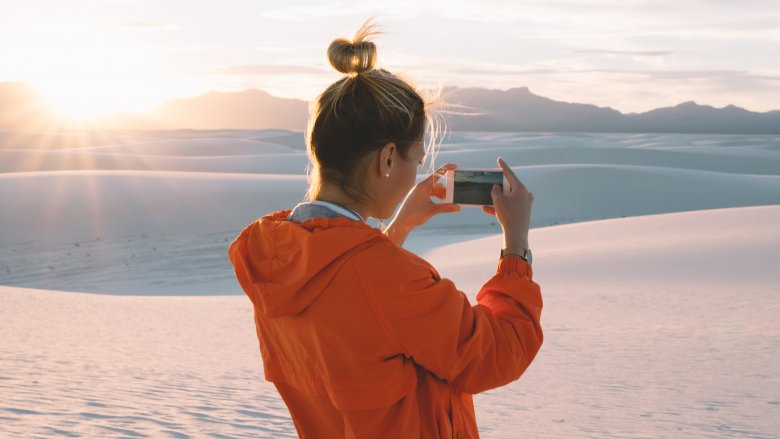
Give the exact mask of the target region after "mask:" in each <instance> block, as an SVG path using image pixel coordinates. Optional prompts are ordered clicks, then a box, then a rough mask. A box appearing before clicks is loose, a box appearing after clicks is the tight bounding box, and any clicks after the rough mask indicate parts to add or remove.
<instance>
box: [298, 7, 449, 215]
mask: <svg viewBox="0 0 780 439" xmlns="http://www.w3.org/2000/svg"><path fill="white" fill-rule="evenodd" d="M378 34H380V32H379V31H378V30H377V26H376V25H375V24H373V23H371V19H369V20H366V22H365V23H363V25H362V26H361V27H360V29H358V31H357V32H356V33H355V36H354V37H353V38H352V39H351V40H347V39H344V38H337V39H335V40H333V42H331V44H330V46H329V47H328V51H327V54H328V60H329V61H330V64H331V65H332V66H333V67H334V68H335V69H336V70H338V71H339V72H341V73H344V74H346V76H345V77H344V78H342V79H339V80H338V81H336V82H334V83H333V84H331V85H330V86H328V87H327V88H326V89H325V91H324V92H322V94H320V95H319V96H318V97H317V99H316V100H315V101H314V102H313V103H312V105H311V106H310V111H309V113H310V114H309V124H308V127H307V129H306V144H307V152H308V154H309V159H310V163H309V164H310V166H312V167H313V169H311V168H309V171H310V172H309V191H308V194H307V197H308V199H309V200H313V199H314V198H315V197H316V196H317V194H318V193H319V191H320V189H321V187H322V183H323V181H327V182H328V183H333V184H336V185H338V186H339V187H340V188H341V190H342V191H343V192H344V193H345V194H347V195H348V196H350V197H352V198H353V199H355V200H358V201H365V199H366V198H368V195H367V194H366V193H365V192H364V190H363V188H364V185H363V181H364V179H365V172H366V167H365V166H362V163H363V160H364V159H365V158H366V157H367V156H369V155H370V154H371V153H373V152H375V151H378V150H380V149H381V148H382V147H383V146H384V145H385V144H387V143H389V142H393V143H395V144H396V146H397V148H398V151H399V153H400V155H401V157H402V158H403V159H404V160H409V156H408V152H409V149H410V148H411V147H412V146H413V145H414V144H416V143H417V142H420V141H424V140H425V137H426V131H427V141H425V151H426V155H427V156H428V157H430V161H429V166H430V168H431V170H433V167H434V161H435V154H436V147H437V144H438V140H439V138H440V135H441V131H442V126H443V121H442V119H441V118H440V117H439V115H438V113H437V112H436V111H434V106H435V105H437V103H438V97H439V95H438V94H437V92H433V93H430V92H429V93H425V97H423V96H422V95H421V93H419V92H418V91H417V90H415V87H414V86H413V85H412V84H411V83H410V82H409V81H406V80H404V79H401V78H400V77H398V76H396V75H394V74H392V73H390V72H388V71H387V70H384V69H375V68H374V66H375V64H376V60H377V49H376V45H375V44H374V43H373V42H372V41H369V38H371V37H373V36H375V35H378Z"/></svg>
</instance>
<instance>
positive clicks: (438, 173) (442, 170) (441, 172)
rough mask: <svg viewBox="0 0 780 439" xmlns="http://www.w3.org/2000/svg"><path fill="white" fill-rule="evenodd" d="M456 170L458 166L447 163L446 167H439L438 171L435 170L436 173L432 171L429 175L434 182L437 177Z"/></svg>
mask: <svg viewBox="0 0 780 439" xmlns="http://www.w3.org/2000/svg"><path fill="white" fill-rule="evenodd" d="M457 168H458V165H456V164H455V163H447V164H446V165H444V166H442V167H440V168H439V169H437V170H436V171H434V173H433V174H431V177H432V178H433V179H435V180H436V179H438V178H439V177H441V176H443V175H444V174H446V173H447V171H454V170H455V169H457Z"/></svg>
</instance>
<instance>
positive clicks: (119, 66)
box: [20, 23, 172, 120]
mask: <svg viewBox="0 0 780 439" xmlns="http://www.w3.org/2000/svg"><path fill="white" fill-rule="evenodd" d="M56 30H57V34H58V37H59V38H58V39H57V40H52V39H51V37H50V35H49V34H42V35H31V36H30V38H29V41H27V43H26V45H25V48H24V50H25V51H26V52H28V53H31V54H34V56H28V57H27V58H26V59H27V61H26V63H25V64H24V68H25V69H26V72H25V74H24V75H23V76H21V75H20V76H21V77H24V79H25V81H27V82H29V83H31V84H32V85H33V86H34V87H35V88H36V89H37V90H38V92H39V95H40V96H41V98H42V100H43V101H44V102H45V103H46V105H47V106H48V107H49V108H50V109H51V110H52V111H53V112H56V113H57V114H58V115H59V116H62V117H64V118H67V119H73V120H91V119H102V118H106V117H110V116H111V115H112V114H114V113H117V112H129V113H138V112H145V111H148V110H151V109H152V108H154V107H155V106H156V105H159V104H160V103H162V102H163V101H164V100H165V99H166V98H168V95H169V94H170V91H169V90H168V89H170V88H171V87H170V83H171V81H172V80H171V79H170V78H168V77H167V75H165V74H164V72H163V70H162V68H163V66H164V65H165V64H166V59H164V58H163V57H162V55H161V52H160V50H158V49H157V46H155V45H154V44H152V43H149V44H146V45H143V44H141V43H140V42H138V41H133V40H132V39H130V38H129V36H128V35H126V34H125V33H123V32H124V31H122V30H121V29H115V28H113V27H110V26H108V27H107V26H101V25H98V24H94V23H91V24H89V23H85V24H84V25H83V26H73V25H70V26H69V27H67V28H62V29H56ZM20 50H21V49H20Z"/></svg>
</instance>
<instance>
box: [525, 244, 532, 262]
mask: <svg viewBox="0 0 780 439" xmlns="http://www.w3.org/2000/svg"><path fill="white" fill-rule="evenodd" d="M523 257H524V258H525V260H526V261H528V263H529V264H531V263H533V262H531V260H532V259H533V256H531V249H530V248H527V249H525V251H524V252H523Z"/></svg>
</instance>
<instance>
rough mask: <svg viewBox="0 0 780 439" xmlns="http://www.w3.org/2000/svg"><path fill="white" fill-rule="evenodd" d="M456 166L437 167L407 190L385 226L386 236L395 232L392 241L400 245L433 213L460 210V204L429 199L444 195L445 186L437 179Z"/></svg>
mask: <svg viewBox="0 0 780 439" xmlns="http://www.w3.org/2000/svg"><path fill="white" fill-rule="evenodd" d="M457 167H458V165H456V164H454V163H448V164H446V165H444V166H442V167H441V168H439V169H437V170H436V172H434V173H433V174H431V175H429V176H428V177H427V178H426V179H425V180H423V181H421V182H419V183H417V184H416V185H415V186H414V187H413V188H412V190H410V191H409V193H408V194H407V195H406V198H404V201H403V202H402V203H401V208H400V209H399V210H398V213H397V214H396V216H395V218H394V219H393V222H392V223H390V225H389V226H388V227H387V230H388V232H389V233H388V236H389V237H391V239H392V235H394V234H395V235H396V237H397V238H396V239H393V241H395V242H396V243H397V244H399V245H400V244H401V243H403V241H404V240H405V239H406V235H408V234H409V232H410V231H411V230H412V229H414V228H415V227H419V226H421V225H423V224H425V223H426V222H428V220H430V219H431V218H432V217H434V216H435V215H438V214H440V213H448V212H459V211H460V206H459V205H457V204H453V203H434V202H433V200H431V197H436V198H439V199H441V200H443V199H444V198H445V197H446V192H447V187H446V186H445V185H444V184H443V183H439V182H438V181H439V179H440V178H441V177H443V176H444V174H445V173H446V172H447V171H449V170H454V169H456V168H457ZM398 238H400V239H398Z"/></svg>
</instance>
